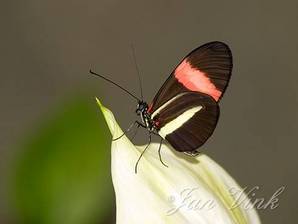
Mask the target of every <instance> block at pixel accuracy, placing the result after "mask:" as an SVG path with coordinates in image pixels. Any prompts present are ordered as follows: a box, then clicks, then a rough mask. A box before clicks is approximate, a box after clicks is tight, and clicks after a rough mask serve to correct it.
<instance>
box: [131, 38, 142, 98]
mask: <svg viewBox="0 0 298 224" xmlns="http://www.w3.org/2000/svg"><path fill="white" fill-rule="evenodd" d="M131 50H132V56H133V61H134V63H135V67H136V70H137V73H138V78H139V86H140V93H141V99H142V101H143V100H144V97H143V88H142V79H141V73H140V69H139V66H138V63H137V57H136V51H135V48H134V46H133V44H131Z"/></svg>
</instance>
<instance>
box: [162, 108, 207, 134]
mask: <svg viewBox="0 0 298 224" xmlns="http://www.w3.org/2000/svg"><path fill="white" fill-rule="evenodd" d="M202 108H203V107H202V106H197V107H193V108H191V109H189V110H187V111H185V112H184V113H182V114H180V115H179V116H178V117H176V118H175V119H174V120H172V121H170V122H169V123H167V124H166V125H165V126H163V127H162V128H161V129H160V130H159V132H158V133H159V134H160V136H161V137H163V138H165V137H166V135H168V134H171V133H172V132H173V131H175V130H176V129H178V128H180V127H181V126H182V125H183V124H184V123H185V122H187V121H188V120H189V119H191V118H192V117H193V116H194V115H195V113H197V112H198V111H200V110H201V109H202Z"/></svg>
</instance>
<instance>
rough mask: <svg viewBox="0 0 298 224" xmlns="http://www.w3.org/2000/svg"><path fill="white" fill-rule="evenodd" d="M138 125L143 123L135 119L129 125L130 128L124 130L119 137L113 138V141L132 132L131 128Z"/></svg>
mask: <svg viewBox="0 0 298 224" xmlns="http://www.w3.org/2000/svg"><path fill="white" fill-rule="evenodd" d="M136 124H137V125H138V126H137V128H139V127H140V126H141V124H142V123H140V122H139V121H134V122H133V123H132V124H131V125H130V126H129V127H128V129H127V130H126V131H125V132H123V134H121V135H120V136H119V137H117V138H114V139H112V141H117V140H118V139H120V138H122V137H123V136H124V135H126V134H127V133H129V132H130V130H131V129H132V128H133V127H134V126H135V125H136Z"/></svg>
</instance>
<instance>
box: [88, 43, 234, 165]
mask: <svg viewBox="0 0 298 224" xmlns="http://www.w3.org/2000/svg"><path fill="white" fill-rule="evenodd" d="M232 61H233V60H232V52H231V50H230V48H229V47H228V45H227V44H225V43H223V42H219V41H214V42H209V43H206V44H204V45H202V46H200V47H198V48H196V49H194V50H193V51H191V52H190V53H189V54H188V55H187V56H186V57H184V58H183V59H182V60H181V62H180V63H179V64H178V65H177V66H176V68H175V69H174V70H173V71H172V73H171V74H170V76H169V77H168V78H167V80H166V81H165V82H164V84H163V85H162V87H161V88H160V89H159V91H158V92H157V94H156V95H155V97H154V99H153V100H152V102H151V103H149V104H147V103H146V102H145V101H144V100H142V99H139V98H137V97H135V96H134V95H133V94H131V93H130V92H129V91H127V90H126V89H124V88H123V87H121V86H119V85H118V84H116V83H114V82H113V84H116V85H117V86H118V87H120V88H121V89H123V90H124V91H126V92H128V93H129V94H130V95H132V96H133V97H135V98H136V99H137V101H138V103H137V109H136V113H137V115H138V116H140V120H141V121H136V122H134V124H137V125H138V127H143V128H146V129H147V130H148V131H149V143H148V145H147V147H146V148H145V150H144V151H143V153H144V152H145V151H146V149H147V148H148V146H149V144H150V143H151V134H155V135H158V136H160V137H161V143H162V141H163V140H166V141H167V142H168V143H169V144H170V145H171V146H172V148H173V149H174V150H176V151H178V152H183V153H185V154H188V155H192V156H195V155H197V154H198V151H197V150H198V148H199V147H201V146H202V145H203V144H204V143H205V142H206V141H207V140H208V139H209V137H210V136H211V135H212V133H213V131H214V129H215V127H216V125H217V122H218V118H219V113H220V109H219V105H218V103H219V101H220V100H221V98H222V96H223V94H224V92H225V90H226V88H227V86H228V84H229V80H230V77H231V73H232V67H233V62H232ZM90 72H91V73H92V74H95V75H98V74H96V73H94V72H92V71H90ZM99 76H100V75H99ZM104 79H106V78H104ZM106 80H108V79H106ZM108 81H110V82H112V81H111V80H108ZM131 127H132V126H130V128H131ZM130 128H129V129H128V130H130ZM124 134H125V133H123V135H124ZM123 135H122V136H123ZM122 136H119V137H118V138H117V139H119V138H121V137H122ZM117 139H115V140H117ZM160 148H161V144H160ZM160 148H159V155H160ZM143 153H142V154H143ZM142 154H141V156H142ZM141 156H140V158H141ZM140 158H139V159H140ZM160 159H161V157H160ZM161 161H162V160H161ZM138 162H139V160H138V161H137V164H138ZM162 163H163V162H162ZM137 164H136V167H137ZM164 165H165V164H164Z"/></svg>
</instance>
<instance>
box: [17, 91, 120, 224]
mask: <svg viewBox="0 0 298 224" xmlns="http://www.w3.org/2000/svg"><path fill="white" fill-rule="evenodd" d="M43 123H44V124H43V125H42V126H41V127H40V128H39V129H38V130H37V131H36V132H35V133H33V135H31V137H30V138H29V139H28V140H27V141H26V142H25V143H24V144H23V145H22V146H21V147H22V149H21V150H22V154H21V156H20V158H18V160H17V163H16V173H15V176H14V187H13V188H12V194H13V195H14V198H15V203H16V207H17V208H18V211H17V213H18V223H25V224H27V223H28V224H60V223H61V224H62V223H63V224H68V223H69V224H95V223H108V222H107V219H109V218H110V217H111V216H112V214H113V212H114V193H113V187H112V181H111V176H110V141H109V138H110V137H109V131H108V129H107V126H106V123H105V121H104V120H103V116H102V114H101V112H100V111H99V110H98V107H97V105H96V103H95V100H93V99H90V98H83V97H78V98H75V99H74V100H72V101H71V102H68V103H66V104H63V105H62V107H61V108H60V109H58V111H56V112H55V113H54V114H53V115H51V116H50V118H49V119H48V120H47V121H46V122H43ZM29 131H30V130H29Z"/></svg>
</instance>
